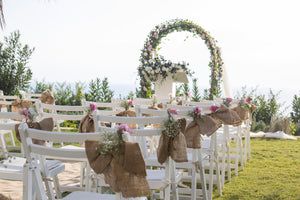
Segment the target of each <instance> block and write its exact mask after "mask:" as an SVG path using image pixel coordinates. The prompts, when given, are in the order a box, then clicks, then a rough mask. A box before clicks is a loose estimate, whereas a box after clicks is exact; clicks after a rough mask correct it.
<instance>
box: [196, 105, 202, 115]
mask: <svg viewBox="0 0 300 200" xmlns="http://www.w3.org/2000/svg"><path fill="white" fill-rule="evenodd" d="M195 113H196V115H201V109H200V108H199V107H198V106H197V107H196V108H195Z"/></svg>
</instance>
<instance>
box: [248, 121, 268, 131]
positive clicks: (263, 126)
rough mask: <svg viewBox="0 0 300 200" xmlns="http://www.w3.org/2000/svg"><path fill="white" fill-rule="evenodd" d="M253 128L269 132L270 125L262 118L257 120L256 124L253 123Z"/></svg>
mask: <svg viewBox="0 0 300 200" xmlns="http://www.w3.org/2000/svg"><path fill="white" fill-rule="evenodd" d="M251 130H252V131H253V132H259V131H263V132H268V130H269V126H268V125H266V124H265V122H264V121H262V120H260V121H258V122H255V123H254V124H253V123H252V127H251Z"/></svg>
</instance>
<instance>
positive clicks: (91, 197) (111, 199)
mask: <svg viewBox="0 0 300 200" xmlns="http://www.w3.org/2000/svg"><path fill="white" fill-rule="evenodd" d="M77 199H78V200H83V199H84V200H96V199H103V200H115V199H116V195H113V194H99V193H92V192H81V191H77V192H72V193H71V194H69V195H68V196H66V197H65V198H63V200H77Z"/></svg>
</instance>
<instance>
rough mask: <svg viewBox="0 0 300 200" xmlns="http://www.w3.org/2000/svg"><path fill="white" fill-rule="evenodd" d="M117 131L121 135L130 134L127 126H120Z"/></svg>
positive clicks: (130, 131)
mask: <svg viewBox="0 0 300 200" xmlns="http://www.w3.org/2000/svg"><path fill="white" fill-rule="evenodd" d="M118 130H119V131H120V132H121V134H124V132H128V133H130V134H132V130H131V129H130V128H129V126H128V124H121V125H120V126H119V127H118Z"/></svg>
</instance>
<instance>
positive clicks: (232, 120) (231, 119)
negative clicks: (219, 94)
mask: <svg viewBox="0 0 300 200" xmlns="http://www.w3.org/2000/svg"><path fill="white" fill-rule="evenodd" d="M210 115H211V116H212V117H213V118H216V119H218V120H220V121H221V122H223V124H224V125H233V126H237V125H240V124H241V123H242V120H241V119H240V117H239V115H238V114H237V113H236V112H235V111H233V110H231V109H229V108H228V107H226V106H225V105H223V104H221V106H220V108H219V109H218V110H217V111H216V112H214V113H211V114H210Z"/></svg>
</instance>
